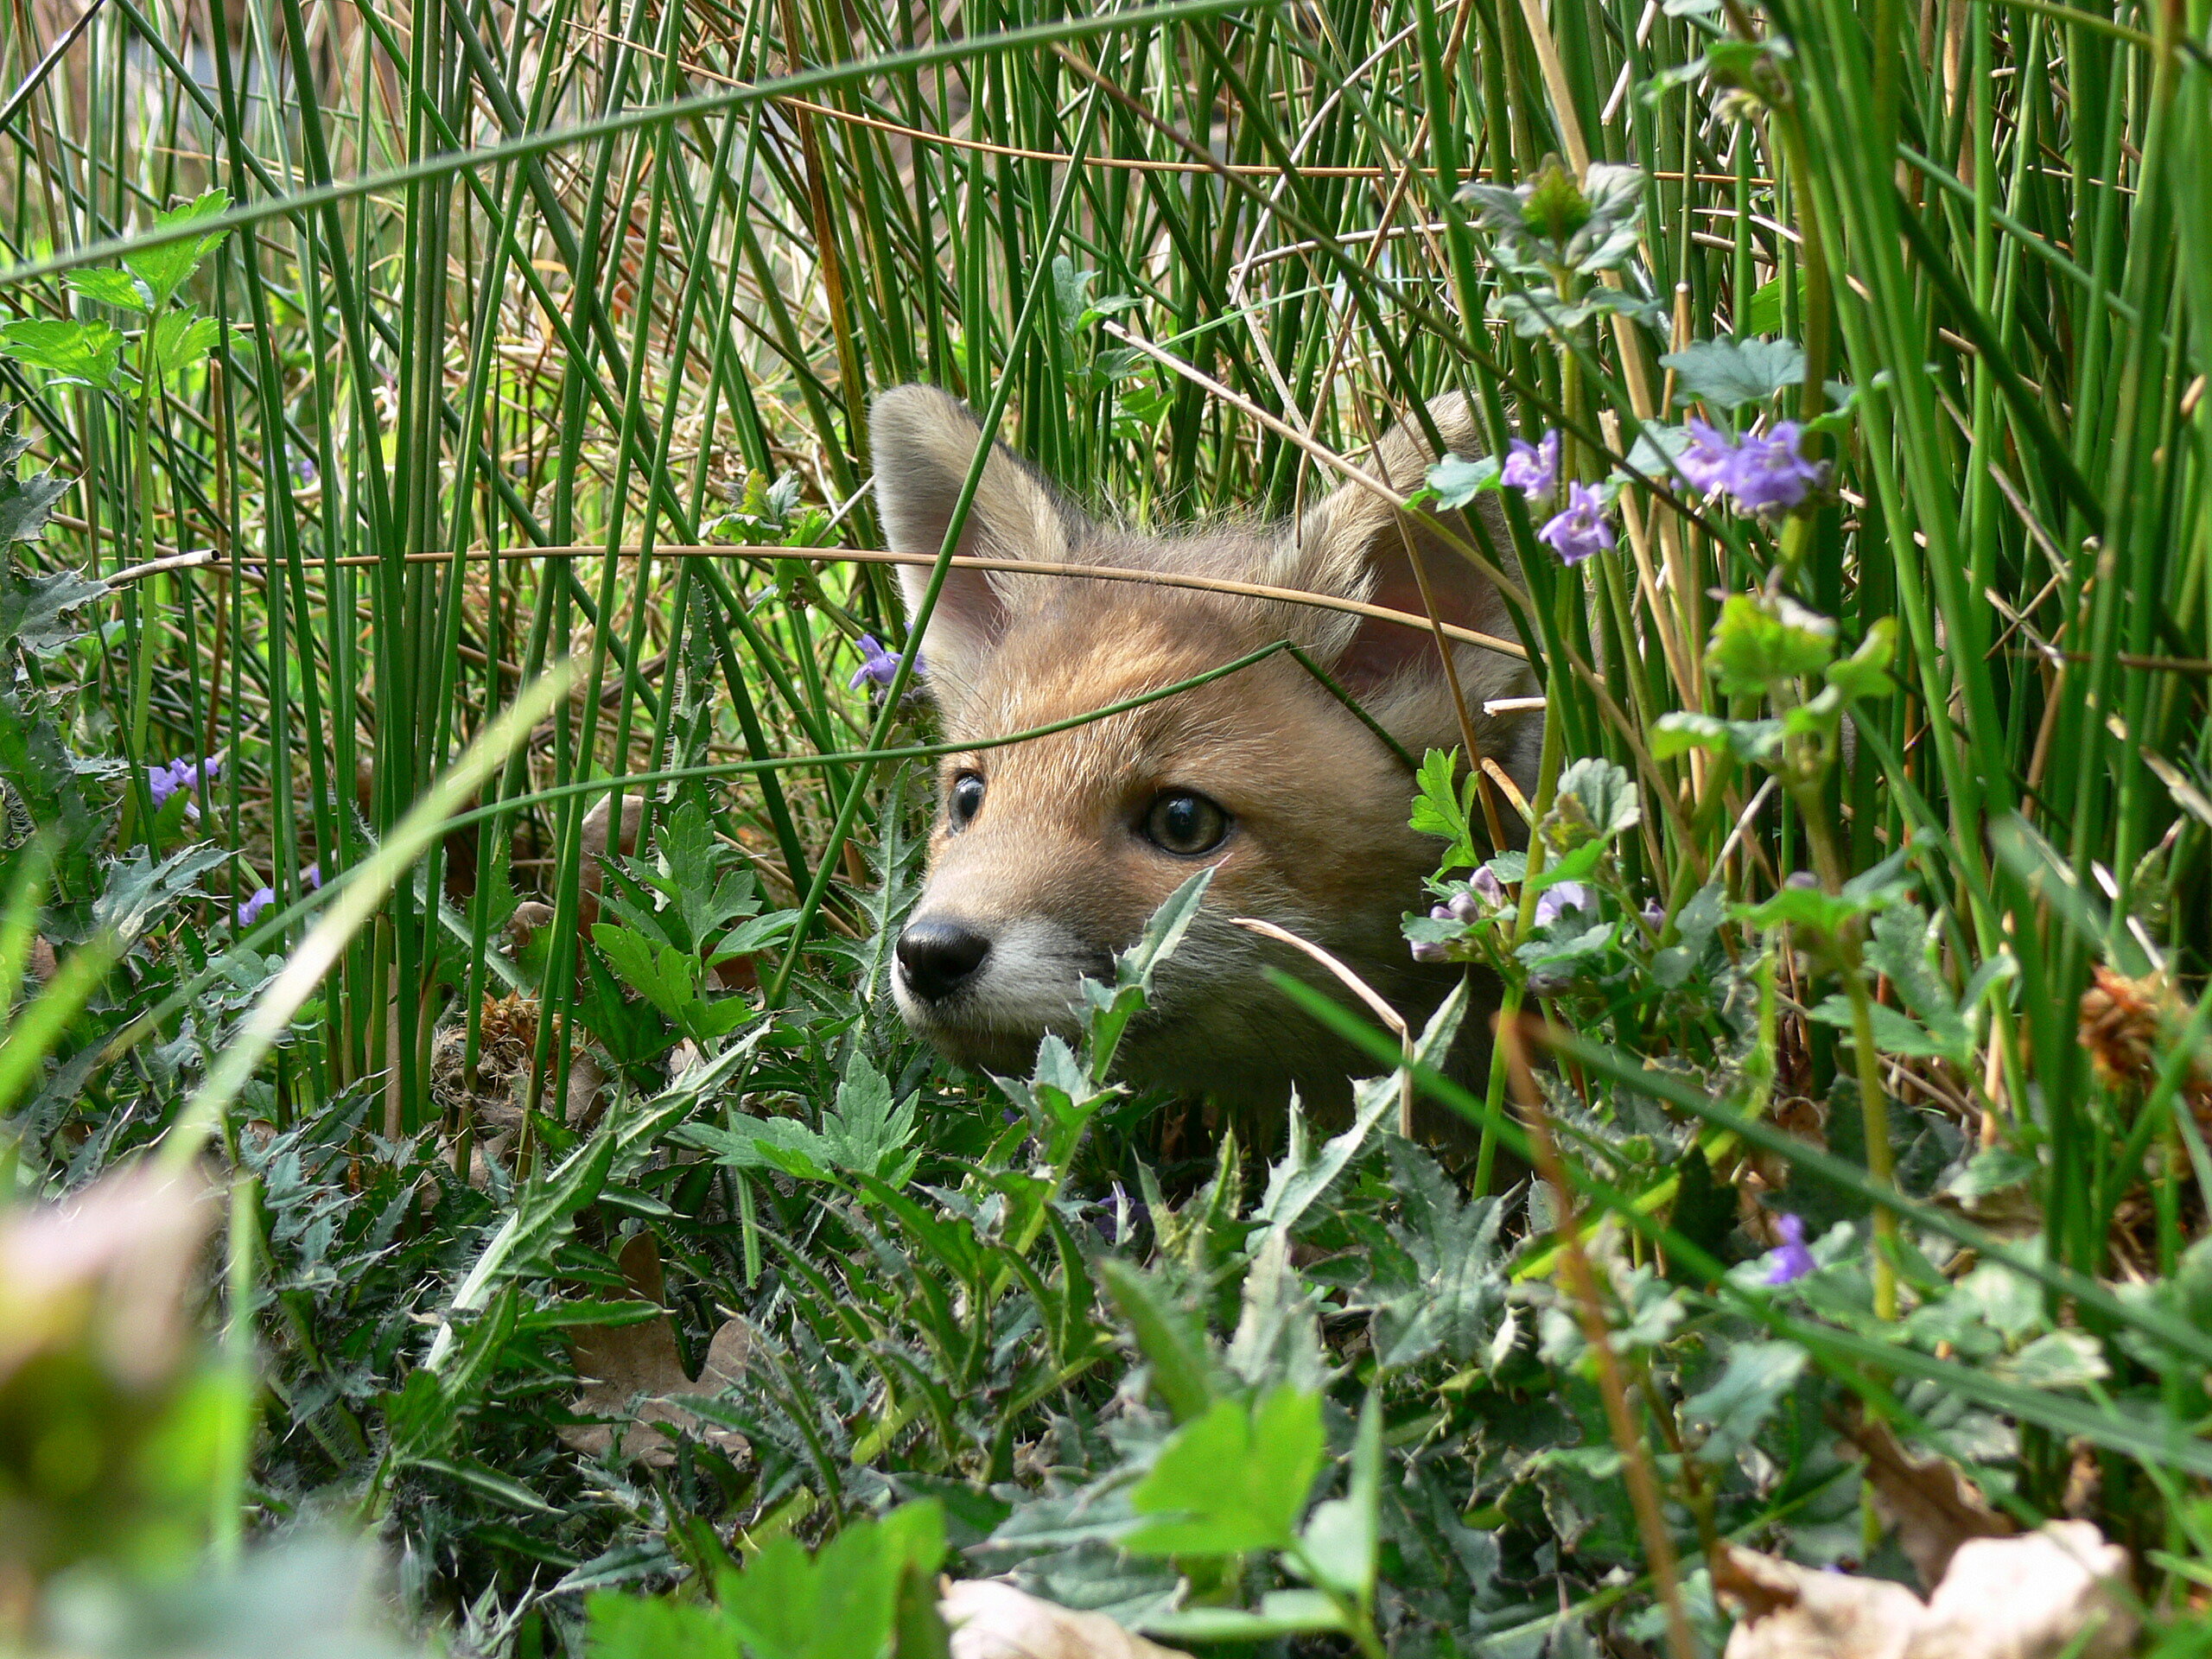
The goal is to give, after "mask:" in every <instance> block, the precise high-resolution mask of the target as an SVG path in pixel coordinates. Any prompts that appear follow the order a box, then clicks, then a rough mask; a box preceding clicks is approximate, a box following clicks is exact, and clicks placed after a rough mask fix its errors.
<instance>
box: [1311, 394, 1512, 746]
mask: <svg viewBox="0 0 2212 1659" xmlns="http://www.w3.org/2000/svg"><path fill="white" fill-rule="evenodd" d="M1428 414H1429V419H1430V420H1431V422H1433V423H1434V425H1435V427H1436V430H1437V435H1438V436H1440V437H1441V438H1442V439H1443V440H1444V444H1445V448H1446V449H1448V450H1450V451H1452V453H1454V454H1471V453H1473V452H1474V450H1475V449H1476V448H1477V447H1478V442H1479V439H1478V434H1477V432H1476V429H1475V425H1474V420H1473V417H1472V416H1471V413H1470V411H1469V410H1468V408H1467V401H1466V399H1465V397H1460V396H1459V395H1457V394H1456V393H1455V394H1453V395H1452V396H1449V397H1440V398H1438V399H1436V400H1435V401H1434V402H1433V403H1432V404H1429V406H1428ZM1435 458H1436V457H1435V452H1434V450H1433V448H1431V447H1430V445H1429V442H1428V440H1427V437H1426V436H1425V435H1423V434H1422V432H1421V429H1420V428H1419V427H1418V426H1415V425H1412V424H1408V425H1403V426H1399V427H1395V428H1393V429H1391V430H1390V431H1389V432H1388V433H1386V434H1385V435H1383V441H1382V442H1380V443H1378V444H1377V445H1376V448H1375V452H1374V454H1372V455H1371V456H1370V458H1369V459H1368V461H1367V468H1366V469H1367V470H1368V471H1369V472H1370V473H1371V474H1375V475H1376V476H1377V477H1379V478H1381V479H1382V480H1383V481H1385V482H1386V483H1388V484H1389V486H1390V487H1391V488H1392V489H1394V490H1396V491H1397V492H1398V493H1400V494H1402V495H1409V494H1411V493H1413V492H1414V491H1415V490H1417V489H1420V488H1421V486H1422V485H1423V484H1424V483H1425V482H1426V481H1427V474H1428V469H1429V467H1431V466H1432V465H1433V463H1434V461H1435ZM1478 500H1479V501H1480V502H1481V504H1482V505H1481V508H1480V509H1478V510H1480V511H1483V512H1484V513H1485V515H1486V516H1487V517H1488V518H1489V521H1490V524H1491V529H1492V532H1493V533H1492V536H1491V543H1492V545H1493V546H1496V547H1497V548H1498V549H1499V550H1500V554H1501V556H1507V555H1505V554H1504V552H1503V550H1504V548H1505V546H1506V544H1507V543H1506V535H1505V527H1504V524H1503V521H1502V519H1501V518H1499V517H1498V515H1497V499H1496V497H1495V496H1492V495H1484V496H1482V497H1479V498H1478ZM1439 519H1440V520H1441V522H1442V524H1444V525H1445V526H1446V527H1448V528H1449V529H1450V531H1452V534H1454V535H1456V536H1458V537H1459V538H1460V539H1461V540H1463V541H1468V542H1472V541H1473V532H1472V531H1471V529H1470V527H1469V526H1468V524H1466V522H1465V518H1464V517H1463V516H1462V515H1461V514H1459V513H1457V512H1450V513H1443V514H1440V515H1437V516H1436V517H1434V518H1432V517H1431V516H1430V515H1429V514H1428V513H1426V512H1399V511H1398V510H1397V509H1396V508H1395V507H1393V506H1392V505H1390V504H1389V502H1387V501H1385V500H1383V499H1382V498H1381V497H1379V496H1377V495H1376V494H1375V493H1373V492H1372V491H1370V490H1369V489H1368V488H1366V486H1363V485H1361V484H1359V483H1357V482H1353V483H1347V484H1344V485H1343V486H1339V487H1338V489H1337V490H1336V491H1335V492H1334V493H1332V494H1331V495H1329V496H1328V497H1327V498H1326V499H1324V500H1323V501H1322V502H1321V503H1320V504H1319V505H1318V506H1316V507H1314V508H1313V509H1312V510H1311V511H1309V512H1306V514H1305V515H1304V516H1303V517H1302V518H1300V520H1299V521H1298V524H1297V529H1296V543H1295V546H1294V549H1292V550H1290V553H1289V559H1290V563H1291V564H1292V567H1293V569H1294V571H1295V575H1294V580H1293V582H1291V584H1290V585H1292V586H1294V587H1299V588H1304V589H1306V591H1307V592H1309V593H1319V594H1335V595H1337V596H1338V597H1339V598H1344V599H1359V600H1364V601H1367V602H1368V603H1369V604H1371V605H1381V606H1384V607H1387V608H1389V609H1390V610H1394V611H1407V612H1410V613H1413V614H1414V615H1416V616H1418V615H1421V614H1422V613H1425V612H1426V611H1427V608H1428V607H1427V606H1426V605H1424V604H1423V602H1422V598H1421V581H1422V578H1426V579H1427V588H1428V594H1429V598H1430V599H1431V600H1432V601H1433V602H1434V605H1435V608H1436V616H1437V620H1439V621H1441V622H1446V623H1451V624H1453V625H1456V626H1459V627H1463V628H1471V629H1474V630H1475V631H1476V632H1482V633H1490V634H1495V635H1497V636H1499V637H1501V638H1503V639H1511V638H1513V637H1514V630H1513V621H1512V614H1511V613H1510V610H1509V609H1508V607H1507V606H1506V603H1505V601H1504V599H1503V597H1502V596H1501V595H1500V594H1499V593H1498V591H1497V588H1496V587H1495V586H1494V585H1493V584H1492V583H1491V580H1490V578H1489V577H1487V576H1485V575H1483V574H1482V572H1481V571H1480V570H1478V569H1476V568H1475V566H1474V565H1473V564H1472V563H1470V562H1469V561H1468V560H1467V558H1466V557H1465V556H1464V555H1463V554H1461V553H1460V552H1459V550H1457V549H1455V548H1454V547H1453V546H1452V544H1451V543H1449V542H1447V541H1446V540H1445V539H1444V537H1441V536H1440V535H1439V534H1438V533H1437V526H1438V522H1439ZM1474 544H1476V545H1479V544H1480V543H1474ZM1416 558H1418V559H1419V560H1420V562H1421V568H1420V571H1419V574H1418V575H1416V573H1415V571H1414V560H1415V559H1416ZM1507 569H1508V570H1509V572H1510V570H1511V566H1510V563H1509V564H1508V566H1507ZM1453 663H1454V665H1455V666H1456V667H1457V668H1458V670H1459V680H1460V685H1461V689H1462V690H1463V691H1464V692H1465V696H1466V699H1467V702H1468V703H1469V704H1470V706H1471V712H1472V713H1474V714H1475V715H1477V716H1478V719H1479V716H1480V713H1481V703H1482V702H1483V701H1484V699H1486V698H1491V697H1497V696H1505V695H1510V694H1511V693H1512V692H1514V691H1515V690H1521V689H1524V687H1523V683H1524V682H1526V681H1527V680H1528V678H1529V671H1528V667H1527V665H1526V664H1524V663H1522V662H1521V661H1519V660H1518V659H1516V658H1511V657H1508V656H1503V655H1501V654H1499V653H1497V652H1488V651H1484V650H1482V649H1480V648H1479V647H1477V646H1472V645H1460V646H1459V647H1457V648H1456V650H1455V652H1454V656H1453ZM1330 668H1331V671H1332V673H1333V674H1334V675H1335V677H1337V679H1338V681H1339V682H1340V683H1342V684H1343V685H1344V689H1345V690H1348V691H1350V692H1351V693H1352V694H1353V695H1354V696H1357V697H1359V698H1360V699H1361V701H1362V702H1365V703H1367V704H1368V705H1369V707H1370V709H1371V710H1372V711H1373V712H1374V713H1375V715H1376V718H1377V719H1379V720H1381V721H1383V725H1384V726H1385V727H1386V728H1389V730H1390V731H1391V732H1392V733H1393V734H1395V735H1396V736H1397V737H1399V738H1400V740H1401V741H1405V742H1407V743H1408V745H1409V746H1418V745H1427V746H1428V747H1457V746H1458V744H1459V721H1458V715H1457V711H1456V710H1455V709H1453V707H1452V700H1451V692H1450V688H1449V685H1448V684H1447V683H1446V679H1445V677H1444V671H1443V664H1442V662H1441V660H1440V658H1439V657H1438V655H1437V650H1436V639H1435V636H1434V635H1433V634H1431V633H1428V632H1424V631H1421V630H1416V629H1413V628H1408V627H1406V626H1402V625H1401V624H1398V623H1395V622H1382V621H1377V620H1373V619H1371V618H1369V619H1363V620H1361V621H1360V622H1359V623H1358V624H1357V626H1354V627H1352V628H1351V629H1350V630H1349V631H1348V637H1346V638H1345V639H1344V643H1343V644H1342V645H1341V646H1340V647H1339V648H1338V650H1337V651H1336V652H1334V653H1333V654H1332V661H1331V664H1330Z"/></svg>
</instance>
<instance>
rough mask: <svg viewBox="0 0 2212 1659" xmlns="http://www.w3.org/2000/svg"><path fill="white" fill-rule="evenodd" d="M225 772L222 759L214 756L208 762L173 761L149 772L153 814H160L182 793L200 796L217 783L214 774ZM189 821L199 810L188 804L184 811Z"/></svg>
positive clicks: (217, 755)
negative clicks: (165, 806)
mask: <svg viewBox="0 0 2212 1659" xmlns="http://www.w3.org/2000/svg"><path fill="white" fill-rule="evenodd" d="M222 769H223V757H222V756H221V755H219V754H211V755H209V756H208V757H207V759H206V760H172V761H170V762H169V763H168V765H167V766H149V767H147V768H146V792H147V793H148V794H149V795H150V796H152V797H153V798H154V810H156V811H159V810H161V809H162V805H163V804H164V803H166V802H167V801H168V798H169V797H170V796H172V795H174V794H175V793H176V792H177V791H179V790H181V789H184V790H191V791H195V792H197V791H200V790H203V789H206V788H207V787H208V786H209V785H212V784H213V782H214V781H215V774H216V773H218V772H220V771H222ZM184 810H185V814H186V816H187V817H194V818H196V817H199V816H200V808H199V806H198V805H197V804H187V806H186V807H185V809H184Z"/></svg>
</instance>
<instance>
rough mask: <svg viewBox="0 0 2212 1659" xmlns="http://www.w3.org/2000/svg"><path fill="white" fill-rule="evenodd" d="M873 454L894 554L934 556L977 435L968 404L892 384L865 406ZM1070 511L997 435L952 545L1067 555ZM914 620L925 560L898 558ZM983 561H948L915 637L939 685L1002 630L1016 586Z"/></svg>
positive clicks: (975, 553)
mask: <svg viewBox="0 0 2212 1659" xmlns="http://www.w3.org/2000/svg"><path fill="white" fill-rule="evenodd" d="M869 426H870V429H871V434H872V435H871V440H870V442H871V444H872V447H873V448H874V456H875V505H876V511H877V512H878V513H879V514H880V516H881V518H882V520H883V527H884V529H885V531H887V533H888V534H889V537H890V540H891V550H892V551H893V552H894V553H906V554H919V555H922V556H926V557H929V558H931V559H934V558H936V557H937V556H938V553H939V552H940V551H941V550H943V549H944V537H945V531H947V530H948V529H950V526H951V524H952V510H953V508H954V507H955V506H956V505H957V504H958V502H959V500H960V487H961V486H962V485H963V484H964V483H965V482H966V481H967V479H968V469H969V467H970V466H972V465H973V464H974V462H975V459H976V445H978V444H979V443H981V442H982V440H983V431H982V426H981V425H980V424H979V423H977V421H976V416H975V415H974V413H973V412H972V411H971V410H969V408H968V406H967V405H966V404H963V403H962V402H960V400H959V399H957V397H951V396H950V395H949V394H947V393H945V392H942V391H938V390H937V389H936V388H935V387H933V386H899V387H896V388H894V389H893V390H892V391H887V392H885V393H884V394H883V395H882V396H881V397H878V398H877V399H876V400H875V403H874V406H873V408H872V409H871V410H870V411H869ZM1068 539H1069V538H1068V517H1067V512H1066V510H1065V508H1064V507H1063V506H1062V505H1061V503H1060V501H1059V499H1058V497H1057V496H1056V495H1055V494H1054V493H1053V491H1052V486H1050V485H1048V484H1046V482H1045V481H1044V480H1042V479H1040V478H1039V477H1038V476H1037V475H1036V474H1033V473H1032V472H1031V471H1030V470H1029V469H1028V468H1027V467H1025V466H1023V465H1022V464H1021V462H1020V461H1019V460H1017V459H1016V458H1015V456H1014V452H1013V451H1012V450H1010V449H1008V448H1007V447H1006V446H1005V445H1004V444H1002V443H995V444H993V445H992V446H991V453H990V454H989V456H988V458H987V459H986V460H985V461H984V462H983V475H982V479H981V480H980V481H979V482H978V483H977V485H976V499H975V501H974V503H973V504H972V505H970V506H969V511H968V519H967V523H966V524H964V525H963V527H962V529H961V532H960V543H959V545H958V546H957V547H955V548H954V549H953V551H954V552H955V553H957V554H962V555H964V556H968V557H971V558H998V559H1026V560H1046V561H1054V562H1057V561H1060V560H1065V558H1066V557H1067V556H1068ZM898 570H899V588H900V590H901V591H902V592H903V593H904V594H906V615H907V618H908V620H912V618H913V615H914V613H915V612H916V610H917V609H918V607H919V606H920V604H921V601H922V598H923V595H924V594H925V593H927V592H928V590H929V581H930V570H929V567H928V566H927V565H920V564H902V565H900V566H899V567H898ZM1019 586H1020V583H1019V581H1018V579H1017V580H1015V581H1013V582H1009V581H1007V580H1006V579H1004V578H1003V577H1001V576H1000V575H994V574H993V573H991V572H989V571H984V570H959V569H952V570H947V571H946V572H945V576H944V587H943V588H941V589H940V590H939V591H938V600H937V605H936V607H934V608H933V609H932V610H931V613H930V620H929V626H928V629H927V631H926V634H925V638H924V639H923V641H922V650H923V653H924V655H925V657H926V658H928V661H929V666H930V675H931V678H932V679H933V680H935V681H937V682H938V683H939V686H940V688H943V687H944V686H947V685H950V686H953V687H957V686H959V685H961V684H963V683H967V682H969V681H972V680H973V679H974V677H975V674H976V668H977V667H978V665H979V664H981V662H982V659H983V658H984V657H986V656H987V655H988V654H989V652H990V650H991V648H992V647H993V646H994V645H996V644H997V642H998V639H999V637H1000V635H1001V634H1002V633H1003V632H1005V630H1006V624H1007V615H1008V613H1009V609H1010V597H1011V595H1012V594H1014V592H1016V591H1017V590H1018V588H1019Z"/></svg>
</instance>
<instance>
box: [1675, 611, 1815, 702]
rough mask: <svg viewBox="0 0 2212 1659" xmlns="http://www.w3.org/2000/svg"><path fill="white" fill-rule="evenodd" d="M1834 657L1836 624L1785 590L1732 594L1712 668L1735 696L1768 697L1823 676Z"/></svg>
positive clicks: (1708, 657)
mask: <svg viewBox="0 0 2212 1659" xmlns="http://www.w3.org/2000/svg"><path fill="white" fill-rule="evenodd" d="M1834 656H1835V624H1834V623H1833V622H1831V621H1829V620H1828V619H1827V618H1826V617H1824V616H1815V614H1814V613H1812V612H1810V611H1808V610H1807V609H1806V608H1805V607H1803V606H1802V605H1800V604H1798V603H1797V602H1796V601H1795V600H1793V599H1790V598H1788V597H1787V596H1785V595H1783V594H1730V595H1729V596H1728V600H1727V602H1726V604H1724V605H1723V606H1722V607H1720V620H1719V622H1717V623H1715V624H1714V625H1713V642H1712V644H1711V645H1710V646H1708V647H1707V651H1706V654H1705V665H1706V668H1707V671H1708V672H1710V673H1711V674H1712V675H1713V677H1715V678H1716V679H1718V680H1719V682H1720V689H1721V690H1723V691H1726V692H1727V693H1729V694H1730V695H1731V696H1764V695H1767V694H1769V693H1770V692H1772V691H1773V690H1776V689H1777V687H1779V686H1782V685H1783V684H1785V683H1788V682H1789V681H1791V680H1796V679H1802V678H1803V677H1807V676H1808V675H1814V674H1818V673H1820V672H1821V670H1823V669H1825V668H1826V667H1827V665H1828V664H1829V663H1830V662H1831V661H1832V660H1833V659H1834Z"/></svg>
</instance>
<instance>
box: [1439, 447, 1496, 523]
mask: <svg viewBox="0 0 2212 1659" xmlns="http://www.w3.org/2000/svg"><path fill="white" fill-rule="evenodd" d="M1497 474H1498V465H1497V456H1496V455H1483V456H1480V457H1478V459H1476V460H1473V461H1470V460H1468V459H1467V458H1466V457H1465V456H1464V455H1446V456H1445V457H1444V459H1443V460H1441V461H1438V462H1437V463H1436V465H1435V466H1433V467H1430V468H1429V469H1428V487H1429V488H1430V490H1432V491H1433V492H1434V493H1435V498H1436V505H1438V506H1440V507H1442V508H1445V509H1446V510H1447V511H1449V510H1452V509H1455V508H1459V507H1464V506H1465V505H1467V504H1468V503H1469V502H1470V501H1472V500H1473V499H1475V498H1476V497H1477V496H1478V495H1480V494H1481V493H1483V492H1484V490H1494V489H1496V488H1497Z"/></svg>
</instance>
